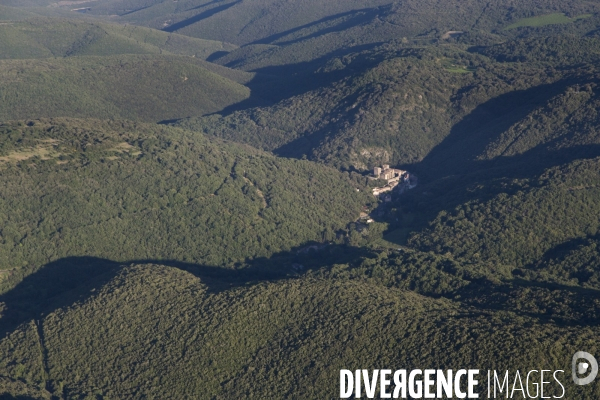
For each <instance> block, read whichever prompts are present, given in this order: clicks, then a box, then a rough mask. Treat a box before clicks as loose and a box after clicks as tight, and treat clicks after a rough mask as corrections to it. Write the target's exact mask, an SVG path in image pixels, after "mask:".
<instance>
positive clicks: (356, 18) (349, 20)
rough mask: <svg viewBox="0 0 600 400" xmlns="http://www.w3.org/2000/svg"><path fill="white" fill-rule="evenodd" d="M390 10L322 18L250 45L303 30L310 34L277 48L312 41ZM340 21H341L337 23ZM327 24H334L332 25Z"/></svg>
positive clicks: (272, 40) (366, 11)
mask: <svg viewBox="0 0 600 400" xmlns="http://www.w3.org/2000/svg"><path fill="white" fill-rule="evenodd" d="M390 9H391V6H390V5H387V6H383V7H378V8H363V9H360V10H352V11H347V12H343V13H339V14H335V15H331V16H329V17H325V18H322V19H320V20H317V21H314V22H311V23H309V24H305V25H302V26H299V27H296V28H293V29H290V30H287V31H284V32H280V33H277V34H275V35H271V36H268V37H266V38H264V39H260V40H257V41H255V42H252V43H250V44H274V43H275V42H277V41H278V40H279V39H282V38H285V37H286V36H289V35H292V34H294V33H298V32H301V31H303V30H308V31H309V32H311V33H308V34H305V35H303V36H300V37H298V38H296V39H292V40H287V41H284V42H279V43H276V44H277V45H279V46H285V45H288V44H293V43H298V42H301V41H303V40H308V39H312V38H315V37H319V36H322V35H326V34H328V33H333V32H341V31H343V30H346V29H350V28H354V27H356V26H358V25H361V24H364V23H365V22H368V21H372V20H373V19H375V18H377V17H379V16H380V15H381V14H382V11H383V12H387V11H389V10H390ZM338 20H341V21H338ZM328 23H334V24H333V25H331V24H328ZM323 24H327V25H328V26H326V27H324V28H321V29H318V30H317V31H316V32H312V31H311V28H313V27H317V26H319V25H323Z"/></svg>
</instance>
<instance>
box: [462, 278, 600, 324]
mask: <svg viewBox="0 0 600 400" xmlns="http://www.w3.org/2000/svg"><path fill="white" fill-rule="evenodd" d="M452 295H453V296H451V297H456V296H459V297H458V298H459V299H460V301H461V302H462V303H463V304H464V305H466V306H470V307H473V308H475V309H477V310H479V311H484V312H485V311H508V312H513V313H515V314H517V315H520V316H524V317H528V318H534V319H536V320H538V321H539V322H541V323H545V322H552V323H557V324H560V325H563V326H600V315H598V301H600V290H596V289H588V288H583V287H580V286H568V285H562V284H558V283H552V282H539V281H529V280H525V279H521V278H514V279H512V280H510V281H508V282H505V283H502V284H498V283H492V282H489V281H484V282H473V283H471V284H469V285H468V286H466V287H464V288H462V289H460V290H458V291H457V292H455V293H453V294H452Z"/></svg>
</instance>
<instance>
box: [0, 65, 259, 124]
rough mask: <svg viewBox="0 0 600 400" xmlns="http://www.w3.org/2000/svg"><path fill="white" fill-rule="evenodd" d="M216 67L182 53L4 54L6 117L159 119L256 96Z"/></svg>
mask: <svg viewBox="0 0 600 400" xmlns="http://www.w3.org/2000/svg"><path fill="white" fill-rule="evenodd" d="M216 72H217V73H215V72H212V71H210V70H208V69H206V68H205V66H204V64H203V62H202V61H201V60H198V61H195V59H194V58H190V57H185V58H184V57H180V56H156V55H154V56H146V55H119V56H106V57H97V56H86V57H69V58H57V59H54V58H52V59H39V60H0V100H1V103H0V118H2V120H3V121H9V120H14V119H28V118H29V119H31V118H41V117H47V118H49V117H77V118H102V119H108V118H116V119H119V118H127V119H130V120H141V121H148V122H158V121H162V120H169V119H174V118H177V117H179V116H182V115H198V114H208V113H212V112H215V111H220V110H222V109H223V108H225V107H227V106H230V105H232V104H235V103H237V102H240V101H243V100H245V99H247V98H248V97H249V96H250V91H249V90H248V88H246V87H244V86H243V85H241V84H239V83H237V82H234V81H232V80H231V79H228V78H226V77H223V76H220V75H218V72H219V71H216ZM147 82H152V83H153V84H152V85H148V84H147Z"/></svg>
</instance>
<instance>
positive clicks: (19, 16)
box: [0, 5, 36, 23]
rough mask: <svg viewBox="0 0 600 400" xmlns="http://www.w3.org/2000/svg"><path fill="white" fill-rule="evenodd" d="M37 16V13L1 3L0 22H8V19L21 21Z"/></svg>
mask: <svg viewBox="0 0 600 400" xmlns="http://www.w3.org/2000/svg"><path fill="white" fill-rule="evenodd" d="M35 16H36V14H34V13H32V12H29V11H25V10H23V9H20V8H16V7H7V6H1V5H0V23H6V22H8V21H20V20H24V19H27V18H32V17H35Z"/></svg>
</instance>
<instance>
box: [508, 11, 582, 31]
mask: <svg viewBox="0 0 600 400" xmlns="http://www.w3.org/2000/svg"><path fill="white" fill-rule="evenodd" d="M591 16H592V14H582V15H578V16H576V17H573V18H571V17H567V16H566V15H565V14H564V13H555V14H548V15H540V16H537V17H531V18H523V19H520V20H519V21H517V22H515V23H514V24H511V25H509V26H507V27H506V28H504V30H505V31H508V30H510V29H516V28H522V27H527V26H531V27H539V26H546V25H560V24H570V23H572V22H575V21H578V20H580V19H586V18H590V17H591Z"/></svg>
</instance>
